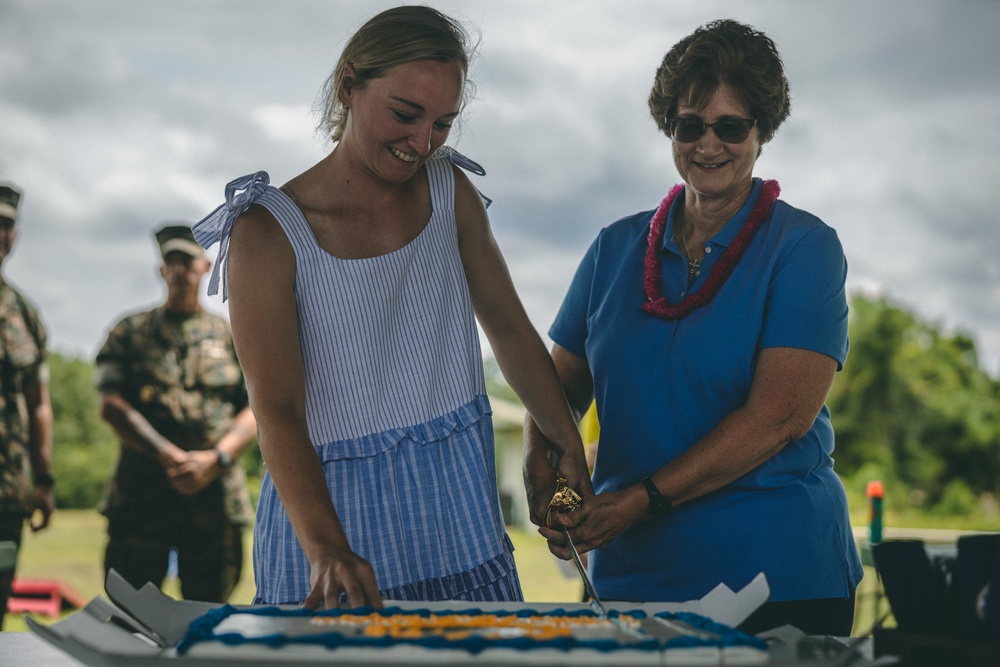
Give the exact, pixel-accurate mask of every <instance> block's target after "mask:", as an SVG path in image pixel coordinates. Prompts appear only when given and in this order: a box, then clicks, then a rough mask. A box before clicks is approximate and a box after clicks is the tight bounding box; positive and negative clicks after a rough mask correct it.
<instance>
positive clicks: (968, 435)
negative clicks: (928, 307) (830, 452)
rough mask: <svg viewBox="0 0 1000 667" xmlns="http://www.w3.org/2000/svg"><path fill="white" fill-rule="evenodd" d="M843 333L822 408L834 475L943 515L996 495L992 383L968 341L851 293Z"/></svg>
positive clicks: (998, 388)
mask: <svg viewBox="0 0 1000 667" xmlns="http://www.w3.org/2000/svg"><path fill="white" fill-rule="evenodd" d="M850 336H851V351H850V355H849V357H848V361H847V364H846V365H845V368H844V370H843V371H842V372H841V373H839V374H838V376H837V378H836V380H835V382H834V386H833V389H832V390H831V392H830V396H829V399H828V401H827V403H828V405H829V406H830V410H831V412H832V415H833V422H834V429H835V431H836V433H837V449H836V458H837V469H838V471H839V472H840V473H841V474H842V475H845V476H846V477H851V476H852V474H855V473H859V472H860V471H865V473H866V474H872V475H878V476H881V477H882V478H883V480H885V481H889V482H893V483H894V486H896V487H897V488H901V487H903V488H908V489H912V490H914V491H916V492H917V493H915V494H912V495H913V497H916V498H924V499H925V501H926V503H927V504H929V505H935V504H938V503H941V504H942V505H946V506H947V507H948V510H949V511H956V510H957V509H958V508H960V507H963V506H966V505H969V504H970V503H972V504H974V502H975V499H976V498H977V497H978V496H979V495H980V494H991V495H993V496H994V497H995V496H997V495H998V492H1000V410H998V409H997V408H998V407H1000V382H998V381H997V380H996V379H994V378H992V377H990V376H989V375H988V374H987V373H986V372H985V371H984V370H983V369H982V368H980V366H979V360H978V355H977V354H976V347H975V343H974V342H973V341H972V339H971V338H970V337H969V336H968V335H966V334H964V333H958V334H954V335H947V334H945V333H943V332H942V330H941V327H940V326H939V325H937V324H934V323H928V322H924V321H921V320H920V319H918V318H917V317H916V316H915V315H914V314H913V313H911V312H909V311H908V310H906V309H904V308H902V307H900V306H898V305H895V304H893V303H891V302H890V301H889V300H888V299H886V298H884V297H883V298H877V299H870V298H867V297H865V296H861V295H858V296H855V297H853V298H852V300H851V317H850ZM970 499H972V500H970ZM942 509H944V508H942Z"/></svg>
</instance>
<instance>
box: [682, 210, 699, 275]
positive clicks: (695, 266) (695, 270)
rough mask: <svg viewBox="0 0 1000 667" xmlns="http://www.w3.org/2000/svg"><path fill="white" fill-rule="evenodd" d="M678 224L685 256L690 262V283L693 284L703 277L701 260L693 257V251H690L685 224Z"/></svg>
mask: <svg viewBox="0 0 1000 667" xmlns="http://www.w3.org/2000/svg"><path fill="white" fill-rule="evenodd" d="M678 224H680V226H681V244H683V246H684V255H685V256H686V257H687V261H688V282H691V281H692V280H694V279H695V278H696V277H697V276H700V275H701V260H700V259H695V258H694V257H692V256H691V251H690V250H688V241H687V234H685V233H684V222H683V221H680V220H679V221H678Z"/></svg>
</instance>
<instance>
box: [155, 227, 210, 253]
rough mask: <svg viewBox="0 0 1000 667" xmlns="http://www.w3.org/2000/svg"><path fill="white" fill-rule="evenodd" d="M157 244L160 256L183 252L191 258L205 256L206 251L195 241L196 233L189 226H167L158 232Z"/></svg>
mask: <svg viewBox="0 0 1000 667" xmlns="http://www.w3.org/2000/svg"><path fill="white" fill-rule="evenodd" d="M156 242H157V243H158V244H159V246H160V256H161V257H166V256H167V253H169V252H174V251H177V252H182V253H184V254H185V255H190V256H191V257H197V258H201V257H204V256H205V249H204V248H202V247H201V246H200V245H198V242H197V241H195V240H194V233H193V232H192V231H191V228H190V227H188V226H187V225H167V226H166V227H163V228H161V229H160V230H158V231H157V232H156Z"/></svg>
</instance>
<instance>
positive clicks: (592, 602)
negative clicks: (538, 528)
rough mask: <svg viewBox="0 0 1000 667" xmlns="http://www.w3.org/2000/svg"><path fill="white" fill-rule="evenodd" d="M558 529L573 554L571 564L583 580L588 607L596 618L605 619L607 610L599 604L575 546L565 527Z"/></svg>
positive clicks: (599, 601) (601, 603)
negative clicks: (588, 602)
mask: <svg viewBox="0 0 1000 667" xmlns="http://www.w3.org/2000/svg"><path fill="white" fill-rule="evenodd" d="M560 528H561V529H562V534H563V537H565V538H566V544H568V545H569V551H570V553H571V554H573V564H574V565H576V571H577V572H579V573H580V578H581V579H583V588H584V590H586V591H587V597H589V598H590V606H591V607H593V609H594V611H595V612H597V615H598V616H600V617H601V618H603V619H607V618H608V610H607V609H605V608H604V603H603V602H601V598H600V597H599V596H598V595H597V591H596V590H594V584H592V583H591V581H590V576H589V575H588V574H587V568H585V567H584V566H583V561H582V560H581V559H580V552H579V551H577V550H576V545H575V544H573V538H572V537H570V536H569V530H568V529H567V528H566V526H560Z"/></svg>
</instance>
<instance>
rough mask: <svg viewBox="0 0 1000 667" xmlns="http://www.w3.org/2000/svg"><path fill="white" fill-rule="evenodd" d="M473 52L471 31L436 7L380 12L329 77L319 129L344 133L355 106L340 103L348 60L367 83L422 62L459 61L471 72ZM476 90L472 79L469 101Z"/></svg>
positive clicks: (467, 89)
mask: <svg viewBox="0 0 1000 667" xmlns="http://www.w3.org/2000/svg"><path fill="white" fill-rule="evenodd" d="M473 50H474V48H473V47H472V46H470V40H469V33H468V32H467V31H466V29H465V28H464V27H463V26H462V25H461V24H460V23H458V22H457V21H455V20H454V19H452V18H450V17H448V16H446V15H444V14H442V13H441V12H439V11H438V10H436V9H432V8H430V7H423V6H419V5H417V6H402V7H393V8H392V9H387V10H385V11H384V12H381V13H379V14H376V15H375V16H373V17H372V18H370V19H369V20H368V21H367V22H365V24H364V25H362V26H361V27H360V28H358V30H357V32H355V33H354V35H353V36H352V37H351V38H350V40H348V42H347V46H345V47H344V50H343V52H342V53H341V54H340V59H339V60H338V61H337V66H336V67H335V68H334V70H333V73H332V74H330V77H329V78H328V79H327V80H326V83H325V84H324V86H323V91H322V98H323V101H322V103H321V104H322V108H321V109H320V113H321V115H322V117H321V119H320V123H319V127H318V129H319V130H320V131H321V132H323V133H324V134H326V135H327V136H329V137H330V138H331V139H332V140H333V141H339V140H340V138H341V136H343V133H344V128H345V126H346V125H347V114H348V113H349V110H348V109H347V108H346V107H344V104H343V102H341V101H340V87H341V85H342V84H343V81H344V70H345V69H346V67H347V65H348V64H350V65H351V66H353V67H354V71H355V74H356V75H357V76H356V79H355V84H356V85H357V86H358V87H361V86H363V85H365V84H366V83H367V82H369V81H371V80H372V79H377V78H379V77H381V76H384V75H385V73H386V72H387V71H388V70H390V69H392V68H393V67H395V66H396V65H403V64H405V63H412V62H416V61H418V60H436V61H440V62H452V61H455V62H458V63H459V64H461V65H462V70H463V71H464V72H465V73H466V75H467V74H468V72H469V62H470V60H471V59H472V52H473ZM472 94H473V86H472V84H471V83H470V82H468V81H467V82H466V85H465V90H464V92H463V102H464V101H467V100H468V98H469V97H470V96H471V95H472Z"/></svg>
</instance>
